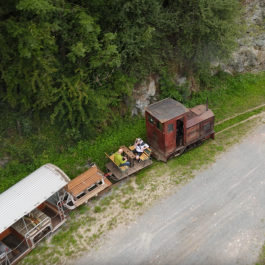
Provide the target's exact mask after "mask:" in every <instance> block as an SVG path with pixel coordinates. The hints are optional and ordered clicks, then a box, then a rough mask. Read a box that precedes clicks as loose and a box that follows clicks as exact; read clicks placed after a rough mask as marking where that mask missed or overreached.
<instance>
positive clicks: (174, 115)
mask: <svg viewBox="0 0 265 265" xmlns="http://www.w3.org/2000/svg"><path fill="white" fill-rule="evenodd" d="M145 110H146V112H145V117H146V134H147V142H148V144H149V145H150V146H152V150H154V153H155V154H154V155H155V156H156V157H157V158H158V159H159V160H162V161H165V160H166V159H168V158H169V157H172V155H174V154H175V155H176V156H177V155H180V154H181V153H183V152H184V151H183V150H184V149H185V148H186V149H188V148H190V145H191V144H192V145H193V146H197V144H196V142H197V141H202V140H205V139H206V138H205V137H204V136H206V135H207V136H208V135H210V136H209V137H211V138H212V139H213V138H214V130H213V129H214V114H213V112H212V111H211V110H210V109H208V107H207V106H205V105H198V106H196V107H194V108H192V109H190V110H188V109H187V108H186V107H185V106H183V105H182V104H181V103H179V102H177V101H175V100H173V99H169V98H167V99H164V100H161V101H159V102H157V103H155V104H152V105H150V106H148V107H146V109H145ZM194 143H195V144H194ZM198 144H200V142H198Z"/></svg>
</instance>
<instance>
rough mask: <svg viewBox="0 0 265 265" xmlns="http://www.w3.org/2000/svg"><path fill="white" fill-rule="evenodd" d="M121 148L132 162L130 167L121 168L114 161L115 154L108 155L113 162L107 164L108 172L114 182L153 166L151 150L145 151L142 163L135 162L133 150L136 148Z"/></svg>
mask: <svg viewBox="0 0 265 265" xmlns="http://www.w3.org/2000/svg"><path fill="white" fill-rule="evenodd" d="M120 148H121V149H123V152H124V154H125V156H126V157H127V159H128V161H129V162H130V166H123V167H119V166H118V165H117V164H116V163H115V161H114V154H112V155H110V156H108V155H107V154H106V156H107V157H108V158H109V159H110V160H111V162H109V163H108V164H106V171H107V172H108V175H109V177H110V178H112V179H113V180H114V181H120V180H122V179H123V178H126V177H128V176H131V175H132V174H134V173H136V172H138V171H140V170H142V169H143V168H146V167H148V166H150V165H151V164H153V161H152V158H151V150H150V149H149V148H148V149H146V150H144V152H143V154H142V155H141V157H140V158H141V162H140V163H138V161H136V160H135V155H134V154H133V152H132V150H134V146H130V147H129V148H127V147H126V146H124V145H123V146H121V147H120Z"/></svg>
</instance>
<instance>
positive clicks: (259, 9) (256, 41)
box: [213, 0, 265, 74]
mask: <svg viewBox="0 0 265 265" xmlns="http://www.w3.org/2000/svg"><path fill="white" fill-rule="evenodd" d="M264 18H265V0H247V1H246V14H245V18H244V20H245V21H247V29H246V33H245V34H244V36H243V37H242V38H240V39H238V44H239V48H238V50H237V51H236V52H235V53H234V54H233V55H232V58H231V60H230V61H229V62H228V63H226V64H224V63H220V66H221V69H222V70H223V71H225V72H227V73H229V74H235V73H245V72H253V73H257V72H260V71H264V70H265V31H264V26H265V23H264ZM213 73H214V70H213Z"/></svg>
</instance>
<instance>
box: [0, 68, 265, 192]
mask: <svg viewBox="0 0 265 265" xmlns="http://www.w3.org/2000/svg"><path fill="white" fill-rule="evenodd" d="M209 87H210V88H208V89H205V90H204V91H202V92H200V93H198V94H194V95H192V99H191V100H190V101H188V102H187V103H186V105H187V106H188V107H192V106H195V105H198V104H205V102H206V98H207V97H208V98H209V107H210V108H211V109H212V110H213V112H214V113H215V117H216V122H219V121H221V120H224V119H227V118H229V117H232V116H234V115H235V114H237V113H241V112H244V111H246V110H248V109H251V108H254V107H257V106H259V105H261V104H263V103H264V102H265V74H262V73H261V74H257V75H253V74H245V75H238V76H236V77H228V76H226V77H225V78H218V77H212V79H211V82H210V83H209ZM261 111H264V108H260V109H258V110H253V111H252V112H249V113H246V114H242V115H240V116H238V117H236V118H233V119H231V120H229V121H226V122H225V123H223V124H220V125H217V126H216V130H217V131H220V130H223V129H224V128H227V127H229V126H230V125H231V124H235V123H237V122H238V121H242V120H244V119H246V118H248V117H250V116H252V115H255V114H257V113H260V112H261ZM54 128H55V127H54ZM136 137H143V138H144V137H145V121H144V120H143V119H138V118H128V119H127V120H125V121H121V122H120V123H119V124H118V125H117V126H116V127H115V128H109V129H108V130H107V131H105V132H104V133H103V134H101V135H99V136H98V137H97V138H96V139H94V140H93V141H92V140H82V141H79V142H78V143H75V144H73V143H74V142H71V141H70V140H67V139H64V137H62V136H61V135H60V134H59V133H58V130H56V129H54V131H52V130H51V128H48V129H47V128H46V130H37V131H36V132H34V133H33V134H29V135H25V136H23V135H22V136H21V135H14V136H11V138H10V137H9V138H3V137H2V139H0V140H2V142H4V143H5V150H6V151H10V153H11V156H12V157H13V159H12V162H10V163H9V164H8V165H7V166H6V168H0V192H3V191H4V190H6V189H8V188H9V187H11V186H12V185H14V184H15V183H17V182H18V181H19V180H21V179H22V178H24V177H25V176H27V175H28V174H30V173H31V172H32V171H34V170H35V169H37V168H38V167H40V166H41V165H43V164H45V163H53V164H55V165H57V166H59V167H60V168H61V169H62V170H64V171H65V172H66V173H67V174H68V175H69V177H70V178H74V177H76V176H77V175H78V174H80V173H81V172H82V171H83V170H84V169H82V166H84V165H85V164H86V160H87V158H88V157H90V158H91V159H92V161H93V162H95V163H96V164H97V165H98V166H99V167H100V168H101V169H103V170H104V165H105V163H106V162H107V159H106V157H105V154H104V152H106V153H110V152H112V151H116V150H117V148H118V147H119V146H120V145H123V144H125V145H129V144H130V143H132V142H133V141H134V139H135V138H136ZM69 142H70V143H69ZM18 154H19V155H18ZM0 155H1V156H3V155H4V154H3V152H2V153H1V152H0ZM21 157H22V158H23V159H22V158H21ZM181 159H182V158H181ZM181 159H180V160H181ZM80 167H81V168H80Z"/></svg>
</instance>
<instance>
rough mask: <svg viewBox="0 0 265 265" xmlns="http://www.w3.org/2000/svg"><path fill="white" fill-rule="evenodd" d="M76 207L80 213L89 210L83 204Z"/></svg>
mask: <svg viewBox="0 0 265 265" xmlns="http://www.w3.org/2000/svg"><path fill="white" fill-rule="evenodd" d="M77 209H78V211H79V213H80V214H85V213H86V212H88V211H89V210H90V208H89V207H88V206H87V205H85V204H83V205H80V206H79V207H78V208H77Z"/></svg>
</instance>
